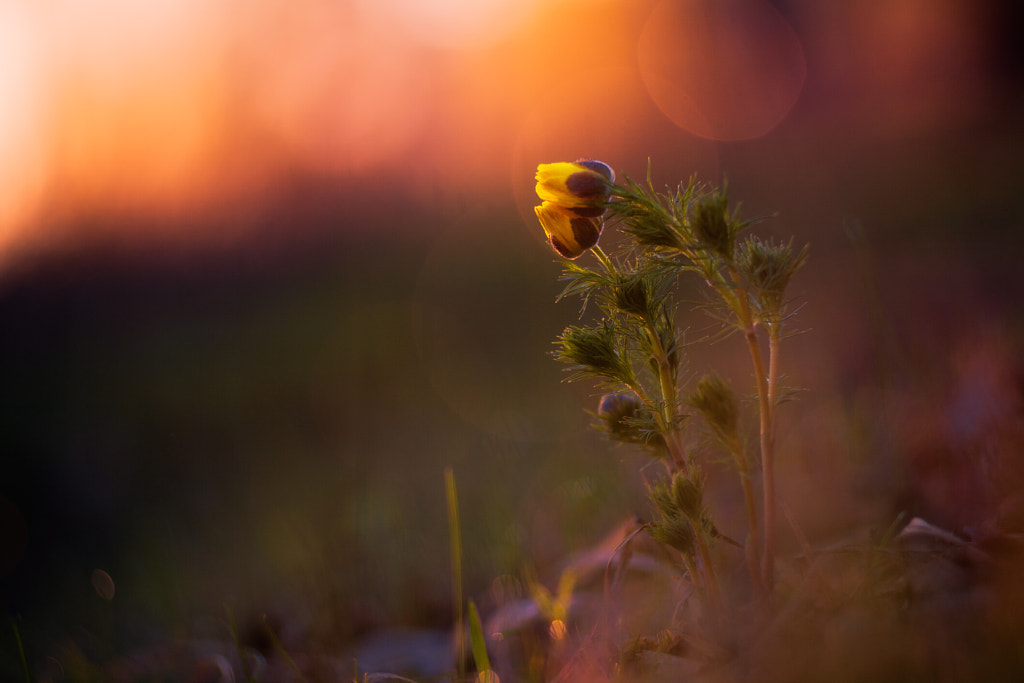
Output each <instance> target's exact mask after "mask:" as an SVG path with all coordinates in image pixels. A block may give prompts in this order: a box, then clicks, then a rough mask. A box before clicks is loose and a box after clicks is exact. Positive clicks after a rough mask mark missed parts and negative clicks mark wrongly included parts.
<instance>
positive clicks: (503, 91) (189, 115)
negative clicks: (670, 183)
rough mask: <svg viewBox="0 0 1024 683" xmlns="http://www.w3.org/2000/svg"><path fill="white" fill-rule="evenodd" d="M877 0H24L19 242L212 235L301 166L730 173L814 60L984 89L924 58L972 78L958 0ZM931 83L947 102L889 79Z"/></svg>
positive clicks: (860, 87)
mask: <svg viewBox="0 0 1024 683" xmlns="http://www.w3.org/2000/svg"><path fill="white" fill-rule="evenodd" d="M870 4H871V3H867V4H865V3H863V2H856V1H855V0H850V2H848V3H846V4H845V5H844V7H845V8H846V9H845V10H842V11H841V10H835V9H834V10H830V11H826V10H825V9H822V8H820V7H817V6H816V4H815V3H814V2H811V1H810V0H808V2H796V3H789V5H791V6H790V7H789V10H788V13H789V14H788V17H789V18H786V17H783V16H782V15H781V14H780V13H779V12H778V11H777V10H776V9H774V8H773V7H772V5H771V4H769V3H768V2H767V1H765V0H757V1H756V2H748V3H733V4H729V5H728V7H729V9H724V8H725V7H726V5H723V4H722V3H720V2H717V0H661V1H660V2H659V1H658V0H553V1H551V2H540V1H539V0H529V1H525V0H521V1H518V2H512V1H511V0H490V1H488V2H469V0H444V1H441V0H430V1H429V2H428V0H381V1H379V2H374V1H371V0H349V1H348V2H326V1H324V0H295V1H289V2H285V0H258V1H257V2H243V0H218V1H216V2H213V3H209V2H201V1H200V0H151V1H150V2H147V3H132V2H128V1H127V0H95V1H94V2H89V3H86V2H84V1H83V0H53V1H52V2H49V3H46V7H45V11H44V10H43V9H39V8H36V7H34V6H33V5H31V4H29V3H25V4H4V5H3V6H2V7H0V68H2V69H3V72H4V74H5V78H4V79H3V81H2V82H0V183H2V186H3V187H4V196H5V201H4V202H3V206H2V208H0V253H3V254H5V255H7V256H9V255H10V253H11V251H12V250H14V249H16V248H17V246H18V245H24V244H31V245H33V246H40V245H45V244H47V243H49V242H54V241H64V240H68V239H71V238H77V237H81V236H83V235H86V236H88V234H92V233H93V232H95V231H97V230H99V231H103V230H104V229H112V230H113V229H114V228H102V227H101V228H97V227H96V225H110V224H112V223H114V222H117V221H104V220H96V218H97V217H99V218H103V217H105V216H110V215H113V216H115V217H120V218H129V219H131V218H138V219H144V220H141V221H136V222H137V223H139V222H142V223H153V224H154V225H160V226H163V227H160V228H154V230H161V231H163V232H164V233H166V234H165V235H161V236H168V235H174V236H178V235H182V236H185V237H186V238H188V239H192V238H194V237H197V236H198V235H197V228H195V227H192V228H189V225H196V224H198V223H201V222H196V221H189V220H181V219H179V218H180V217H184V216H194V215H197V214H200V213H203V212H207V211H210V210H213V209H216V210H217V211H220V212H223V211H225V210H226V211H235V210H241V209H242V208H244V210H245V211H247V212H248V215H252V214H253V213H254V212H258V211H259V210H260V207H261V206H262V204H261V202H264V201H267V200H268V199H270V198H272V197H273V196H274V195H275V192H276V188H277V187H278V186H280V185H281V184H282V181H283V180H286V179H287V178H288V176H289V174H294V173H296V172H299V173H302V174H314V175H318V176H320V177H323V178H326V179H327V180H328V181H329V182H337V183H338V186H339V188H344V187H346V186H348V184H349V181H352V180H358V181H360V182H361V183H363V184H365V183H371V184H372V183H373V182H374V180H373V179H374V178H385V177H394V174H395V173H401V174H402V175H401V177H402V178H403V183H402V186H401V191H403V192H407V193H413V194H417V193H418V194H419V195H420V196H421V198H428V199H431V200H436V199H437V198H440V199H441V200H442V201H446V200H458V201H464V199H465V197H466V196H470V197H473V198H474V201H478V202H479V201H483V202H487V201H492V202H498V203H507V202H508V201H509V199H511V198H514V199H515V201H516V203H517V204H519V205H520V206H521V207H522V206H526V208H527V209H528V208H529V204H530V201H531V199H530V198H528V197H525V196H523V195H524V193H525V194H528V191H529V188H530V182H529V179H530V176H531V175H532V169H533V167H534V166H535V165H536V164H537V163H538V162H542V161H554V160H558V159H574V158H578V157H580V156H592V157H600V158H604V159H606V160H607V161H608V162H609V163H612V164H613V165H616V166H617V167H620V168H622V167H623V166H625V167H626V170H629V171H631V172H632V173H634V174H636V173H638V172H641V173H642V172H643V170H644V165H645V163H646V160H647V159H648V158H649V157H652V156H653V157H655V158H654V159H653V160H654V161H655V162H656V164H655V166H656V167H658V168H664V167H665V163H664V162H665V160H663V159H659V158H657V155H658V154H659V153H661V154H664V155H665V156H666V157H668V159H671V160H672V162H673V163H676V162H678V163H682V162H683V161H685V164H683V165H684V166H686V169H689V170H686V169H684V170H683V171H682V175H683V176H686V175H688V174H689V173H690V172H693V171H701V172H703V173H708V172H710V173H711V174H712V175H716V174H717V173H718V170H719V169H718V168H717V161H716V160H717V152H716V149H715V146H714V145H715V143H716V142H717V141H725V140H746V139H752V138H756V137H758V136H763V135H765V134H767V133H769V131H771V130H772V129H773V128H775V127H776V126H778V125H779V123H780V122H782V121H783V120H784V119H785V118H786V117H787V116H788V115H789V112H790V111H791V109H793V107H794V103H795V102H796V101H797V100H798V98H799V97H800V95H801V93H802V92H803V89H804V84H805V76H806V74H807V73H808V72H809V67H808V64H809V63H810V60H812V59H816V60H817V66H818V69H819V71H822V70H825V69H828V70H832V71H831V72H830V73H832V72H834V73H839V74H841V76H842V78H843V79H844V80H842V81H835V82H837V83H839V85H840V86H841V87H848V88H849V89H850V90H851V93H853V94H855V95H858V101H861V102H865V103H869V104H870V103H873V106H875V107H876V108H875V109H874V110H873V113H875V114H878V115H880V116H884V117H885V118H886V120H889V119H891V118H893V117H898V116H901V115H902V116H905V117H907V116H909V117H910V119H909V120H912V121H921V120H923V119H924V118H926V117H927V116H928V115H929V114H935V112H936V111H937V112H938V115H940V116H941V115H942V113H943V112H942V110H941V107H940V108H939V109H935V108H933V107H931V104H937V103H939V100H941V101H943V102H947V103H948V102H964V101H969V100H967V99H966V98H960V99H956V98H950V97H949V96H948V95H949V91H950V88H951V86H950V84H949V83H948V82H944V81H941V80H940V79H939V78H938V77H936V78H935V79H932V80H928V81H921V80H920V79H918V80H913V79H911V75H912V73H920V71H919V69H918V67H920V66H921V65H922V64H924V65H925V66H927V65H928V64H931V63H933V62H934V65H935V68H936V69H938V70H939V71H940V72H941V73H943V74H945V73H949V70H950V69H952V68H954V67H955V68H960V69H961V71H963V73H959V72H957V73H959V76H958V80H957V82H958V83H967V82H970V81H971V73H970V69H971V68H974V67H975V66H976V65H975V64H973V63H971V62H970V61H969V60H968V61H967V62H960V61H956V60H957V57H956V56H955V55H956V54H959V53H957V50H966V51H967V52H970V49H971V48H972V47H973V45H974V42H973V41H974V38H973V37H972V36H973V35H974V34H973V33H972V28H971V27H972V26H974V25H975V24H972V23H971V22H970V21H964V20H965V19H969V17H966V16H965V15H964V9H963V7H964V5H962V3H958V2H956V1H955V0H944V1H943V2H941V3H928V2H911V3H900V4H899V7H898V8H893V9H891V10H882V9H878V8H876V9H874V10H871V11H869V10H870V7H868V5H870ZM929 7H931V8H932V9H929ZM740 8H742V11H741V9H740ZM793 18H796V19H797V20H798V22H802V24H801V29H802V31H801V34H800V36H799V38H798V36H797V32H796V31H795V30H794V28H793V26H792V25H791V24H790V19H793ZM958 22H959V23H958ZM960 27H963V28H960ZM837 36H839V37H845V39H846V42H845V43H844V42H842V41H841V40H839V39H838V38H837ZM936 41H939V42H941V43H942V45H940V46H936ZM844 46H845V47H844ZM949 46H952V47H953V48H954V53H955V54H954V56H948V55H949V52H948V50H946V51H940V52H936V51H937V50H939V47H943V50H945V48H946V47H949ZM847 48H849V49H847ZM844 49H847V51H846V52H845V53H842V54H841V53H840V52H838V51H839V50H844ZM940 53H941V54H944V55H947V57H946V58H945V59H946V60H947V61H937V62H936V61H934V59H933V58H934V57H935V55H936V54H940ZM865 54H870V55H874V58H875V62H874V66H873V67H872V66H871V63H869V62H858V61H857V56H858V55H865ZM843 59H846V60H847V61H845V62H844V61H842V60H843ZM929 60H932V61H929ZM949 60H953V61H952V62H950V61H949ZM880 62H884V64H883V65H882V66H884V67H885V68H878V67H879V63H880ZM965 65H966V66H965ZM869 67H871V68H869ZM965 69H966V71H964V70H965ZM937 73H939V72H937ZM819 75H820V74H819ZM908 79H909V80H908ZM826 80H827V79H826ZM928 83H931V84H932V86H934V87H933V88H932V89H933V90H934V92H932V90H929V91H927V92H924V95H936V96H935V97H927V98H925V99H924V100H920V99H919V100H917V102H918V104H921V102H923V103H924V104H922V105H921V106H925V107H930V108H928V109H927V111H919V110H914V109H913V106H914V104H913V102H903V103H902V104H901V103H900V102H897V101H896V100H897V98H896V95H897V94H898V93H894V92H893V91H892V88H894V87H898V88H904V87H917V88H918V89H920V88H923V87H925V86H926V85H927V84H928ZM932 86H927V87H932ZM939 94H941V95H942V97H941V98H938V95H939ZM929 103H930V104H929ZM950 106H951V105H950ZM886 107H888V109H886ZM919 109H920V108H919ZM702 138H703V140H702ZM669 150H671V151H669ZM680 160H682V161H680ZM675 171H676V169H672V172H673V173H674V172H675ZM488 197H489V198H488ZM151 218H157V219H158V220H155V221H150V220H149V219H151ZM82 225H91V226H92V227H89V228H83V227H81V226H82ZM128 237H129V238H134V236H128ZM209 238H210V237H209V236H207V239H209ZM218 238H221V239H222V238H223V235H220V236H218ZM3 260H4V257H3V256H0V262H2V261H3Z"/></svg>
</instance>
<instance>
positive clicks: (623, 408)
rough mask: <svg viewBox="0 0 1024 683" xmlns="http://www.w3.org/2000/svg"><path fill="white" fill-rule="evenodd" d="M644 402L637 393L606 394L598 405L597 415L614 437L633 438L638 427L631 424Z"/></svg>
mask: <svg viewBox="0 0 1024 683" xmlns="http://www.w3.org/2000/svg"><path fill="white" fill-rule="evenodd" d="M642 406H643V404H642V403H641V402H640V399H639V398H638V397H637V395H636V394H634V393H632V392H629V393H625V394H605V395H604V396H602V397H601V402H600V403H599V404H598V406H597V416H598V417H599V418H601V420H602V421H603V422H604V425H605V427H606V428H607V429H608V433H609V434H611V435H612V436H613V437H616V438H622V439H627V440H632V437H633V436H634V435H635V432H636V427H635V425H634V424H630V421H631V420H633V419H635V418H636V416H637V413H638V412H639V411H640V409H641V408H642Z"/></svg>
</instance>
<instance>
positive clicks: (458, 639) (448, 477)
mask: <svg viewBox="0 0 1024 683" xmlns="http://www.w3.org/2000/svg"><path fill="white" fill-rule="evenodd" d="M444 488H445V496H446V498H447V499H448V541H449V544H450V545H451V554H452V607H453V610H454V613H455V654H456V657H457V659H456V667H457V671H458V674H459V680H462V679H463V678H464V677H465V675H466V639H465V635H464V634H465V627H464V617H463V612H462V531H461V529H460V525H459V497H458V492H457V491H456V489H455V472H454V471H452V468H451V467H446V468H445V470H444Z"/></svg>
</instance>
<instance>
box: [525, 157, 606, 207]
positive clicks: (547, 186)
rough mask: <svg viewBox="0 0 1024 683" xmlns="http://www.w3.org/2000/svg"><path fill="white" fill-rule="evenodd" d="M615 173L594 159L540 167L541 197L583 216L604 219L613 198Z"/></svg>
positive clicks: (538, 186) (538, 183) (538, 191)
mask: <svg viewBox="0 0 1024 683" xmlns="http://www.w3.org/2000/svg"><path fill="white" fill-rule="evenodd" d="M614 181H615V173H614V172H613V171H612V169H611V167H610V166H608V164H606V163H604V162H602V161H594V160H591V159H580V160H579V161H577V162H576V163H568V162H559V163H555V164H540V165H539V166H537V196H539V197H540V198H541V199H543V200H544V201H546V202H552V203H554V204H558V205H560V206H562V207H565V208H580V209H584V210H583V211H577V212H576V213H577V215H580V216H600V215H601V214H603V213H604V204H605V203H606V202H607V201H608V197H609V196H610V195H611V184H612V183H613V182H614Z"/></svg>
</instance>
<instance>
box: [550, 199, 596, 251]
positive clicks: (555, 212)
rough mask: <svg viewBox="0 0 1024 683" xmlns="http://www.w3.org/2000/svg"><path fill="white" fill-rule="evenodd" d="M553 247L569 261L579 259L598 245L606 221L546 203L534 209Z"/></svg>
mask: <svg viewBox="0 0 1024 683" xmlns="http://www.w3.org/2000/svg"><path fill="white" fill-rule="evenodd" d="M533 210H534V212H535V213H536V214H537V219H538V220H539V221H540V226H541V227H542V228H544V233H545V234H546V235H547V236H548V241H549V242H551V246H552V247H553V248H554V250H555V251H557V252H558V253H559V254H561V255H562V256H564V257H565V258H567V259H574V258H578V257H579V256H581V255H582V254H583V252H585V251H586V250H587V249H590V248H591V247H592V246H594V245H595V244H597V240H598V238H600V237H601V228H603V227H604V220H603V219H602V218H601V217H600V216H580V215H579V214H578V213H575V212H574V211H573V210H572V209H569V208H566V207H564V206H561V205H560V204H556V203H554V202H550V201H546V202H544V203H542V204H541V205H540V206H535V207H533Z"/></svg>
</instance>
